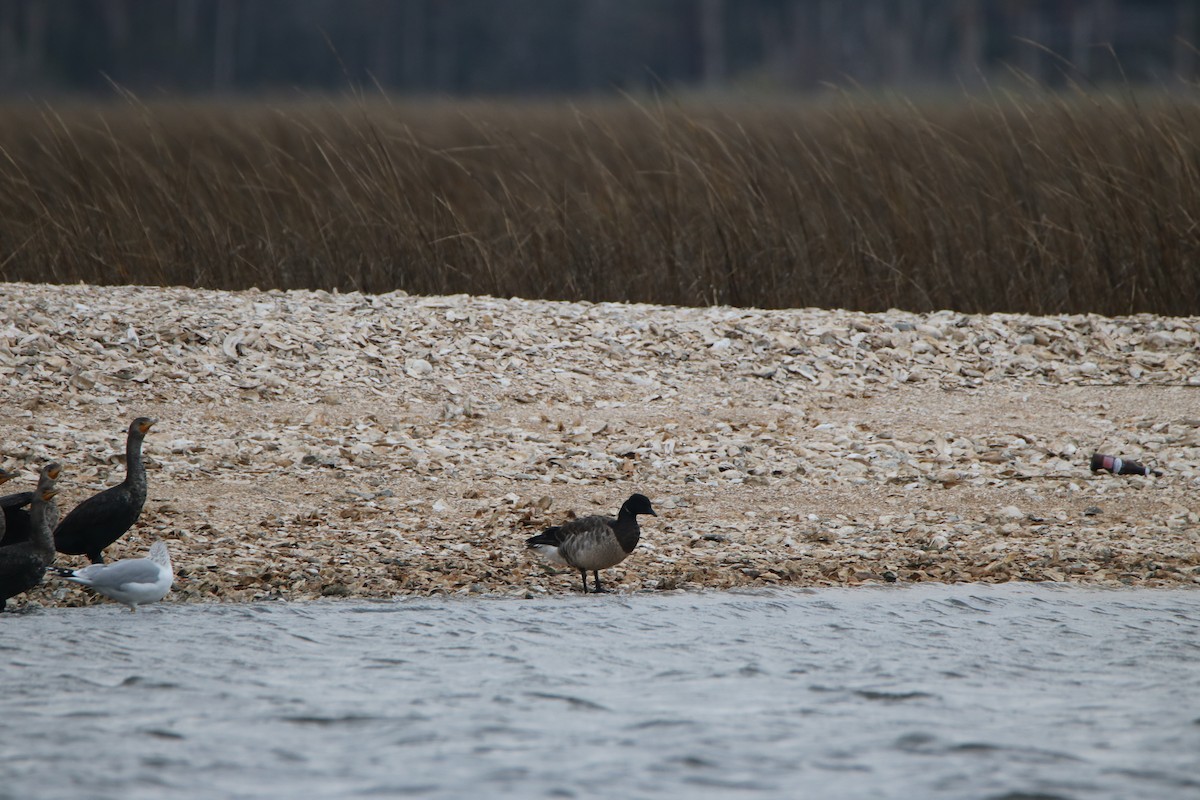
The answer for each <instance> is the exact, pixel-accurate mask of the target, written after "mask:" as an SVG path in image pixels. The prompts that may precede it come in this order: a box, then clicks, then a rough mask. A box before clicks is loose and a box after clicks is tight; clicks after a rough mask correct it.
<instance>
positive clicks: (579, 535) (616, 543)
mask: <svg viewBox="0 0 1200 800" xmlns="http://www.w3.org/2000/svg"><path fill="white" fill-rule="evenodd" d="M638 514H650V515H652V516H658V515H657V514H655V512H654V509H653V508H652V507H651V505H650V500H649V499H648V498H647V497H646V496H645V495H641V494H635V495H633V496H632V497H630V498H629V499H628V500H626V501H625V504H624V505H623V506H621V510H620V512H619V513H618V514H617V516H616V518H615V519H614V518H612V517H605V516H601V515H594V516H589V517H580V518H578V519H573V520H571V521H569V522H565V523H563V524H562V525H556V526H554V527H553V528H547V529H546V530H544V531H542V532H541V533H539V534H538V535H537V536H533V537H530V538H529V539H526V540H525V544H526V545H527V546H528V547H530V548H531V549H533V550H537V551H538V552H539V553H541V554H542V555H543V556H545V557H546V558H548V559H549V560H551V561H553V562H555V563H558V564H564V565H566V566H569V567H574V568H575V569H577V570H579V572H580V574H581V575H582V577H583V591H584V593H585V594H586V593H587V591H588V587H587V574H588V572H591V573H592V575H593V577H594V578H595V590H594V591H596V592H603V591H605V589H603V588H602V587H601V586H600V572H599V571H600V570H602V569H608V568H609V567H615V566H616V565H617V564H620V563H621V562H622V561H624V560H625V557H626V556H628V555H629V554H630V553H632V552H633V549H634V548H635V547H637V543H638V541H639V540H640V539H641V535H642V532H641V528H640V527H639V526H638V522H637V516H638Z"/></svg>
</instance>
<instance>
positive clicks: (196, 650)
mask: <svg viewBox="0 0 1200 800" xmlns="http://www.w3.org/2000/svg"><path fill="white" fill-rule="evenodd" d="M0 692H3V694H2V697H0V798H14V799H15V798H20V799H21V800H26V798H84V797H87V798H121V799H122V800H127V799H128V798H169V797H228V798H258V797H291V798H301V797H398V796H415V797H479V798H485V797H486V798H491V797H554V798H569V797H633V798H638V797H722V798H725V797H814V798H837V797H853V798H867V797H883V798H891V797H895V798H916V797H925V798H941V797H945V798H965V797H970V798H1008V800H1017V799H1018V798H1132V797H1147V798H1150V797H1153V798H1175V797H1178V798H1189V800H1190V799H1192V798H1196V797H1200V591H1188V590H1169V591H1167V590H1164V591H1132V590H1131V591H1096V590H1086V589H1078V588H1053V587H1047V586H1029V585H1025V586H1019V585H1008V586H1001V587H985V586H919V587H910V588H887V589H852V590H851V589H834V590H821V591H815V592H793V593H755V594H728V593H721V594H718V593H711V594H667V595H632V596H604V597H579V596H562V597H555V598H546V599H538V600H500V599H496V600H401V601H397V602H379V603H351V602H330V603H309V604H257V605H213V606H198V605H172V604H163V605H159V606H156V607H149V608H146V609H144V610H143V611H141V612H138V613H137V614H130V613H129V612H127V611H125V610H124V609H121V608H119V607H117V606H94V607H91V608H86V609H57V610H46V611H31V612H28V613H24V614H15V615H5V616H4V617H0Z"/></svg>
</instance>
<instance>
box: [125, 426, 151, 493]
mask: <svg viewBox="0 0 1200 800" xmlns="http://www.w3.org/2000/svg"><path fill="white" fill-rule="evenodd" d="M142 439H143V437H141V436H137V435H132V434H131V435H130V437H129V440H128V441H126V442H125V483H126V485H128V486H129V488H130V489H132V490H133V491H134V493H136V494H140V495H143V496H144V495H145V494H146V465H145V464H143V463H142Z"/></svg>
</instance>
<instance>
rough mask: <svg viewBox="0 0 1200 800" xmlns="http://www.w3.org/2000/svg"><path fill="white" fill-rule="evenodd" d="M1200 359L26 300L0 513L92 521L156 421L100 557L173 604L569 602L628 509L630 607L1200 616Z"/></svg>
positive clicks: (922, 320) (995, 336) (7, 313)
mask: <svg viewBox="0 0 1200 800" xmlns="http://www.w3.org/2000/svg"><path fill="white" fill-rule="evenodd" d="M1198 344H1200V319H1198V318H1194V317H1193V318H1165V317H1156V316H1149V315H1145V316H1136V317H1127V318H1108V317H1099V316H1092V315H1088V316H1056V317H1035V316H1026V315H1015V314H993V315H964V314H958V313H954V312H939V313H934V314H913V313H907V312H901V311H891V312H885V313H878V314H868V313H860V312H848V311H823V310H816V309H797V310H785V311H762V310H754V309H738V308H727V307H719V308H681V307H663V306H651V305H623V304H590V303H563V302H548V301H525V300H516V299H511V300H505V299H496V298H490V297H470V296H463V295H460V296H451V297H412V296H408V295H405V294H403V293H393V294H386V295H362V294H329V293H326V292H306V291H289V292H281V291H269V292H265V291H245V292H220V291H202V290H192V289H181V288H167V289H161V288H143V287H98V286H89V285H73V286H48V285H32V284H12V283H10V284H0V371H2V372H3V373H4V380H3V381H0V409H2V411H3V418H4V420H5V425H4V436H3V439H2V440H0V445H2V448H3V451H2V454H0V466H5V467H7V468H9V469H19V470H21V471H22V475H23V477H22V478H20V479H17V480H14V481H12V482H11V483H9V484H7V485H6V486H5V487H4V488H3V490H0V491H19V490H22V489H25V488H31V487H32V484H33V482H34V481H35V480H36V470H37V469H38V468H39V467H40V465H41V464H43V463H44V462H46V461H48V460H51V459H55V460H59V461H61V462H62V463H63V464H64V472H63V475H62V476H61V477H60V479H59V488H60V489H61V494H60V495H59V496H58V502H59V504H60V507H61V508H62V509H63V510H64V511H66V510H69V509H70V508H71V507H72V506H73V505H74V504H75V503H77V502H79V501H80V500H82V499H83V498H85V497H87V496H88V495H90V494H92V493H94V492H96V491H97V490H99V489H101V488H104V487H105V486H109V485H112V484H114V483H116V482H118V481H119V480H120V479H121V477H122V475H123V474H124V467H123V463H122V461H123V452H124V432H125V429H126V427H127V426H128V424H129V421H130V420H131V419H133V418H134V417H135V416H138V415H150V416H154V417H156V418H157V419H158V424H157V425H156V426H155V427H154V429H153V431H152V432H151V433H150V434H149V436H148V437H147V438H146V443H145V450H144V452H145V457H146V460H147V469H148V472H149V484H150V491H149V499H148V501H147V503H146V506H145V510H144V511H143V514H142V517H141V520H140V521H139V523H138V524H137V525H136V526H135V528H134V529H133V530H131V531H130V533H129V534H127V535H126V536H125V537H123V538H122V539H121V540H120V541H118V542H117V544H115V545H114V546H112V547H111V548H110V549H109V550H108V551H107V553H106V555H107V556H108V557H109V558H110V559H111V558H120V557H129V556H138V555H144V553H145V551H146V550H147V549H148V548H149V545H150V543H151V542H152V541H153V540H155V539H157V538H162V539H165V540H167V541H168V544H169V545H170V548H171V551H172V555H173V559H174V563H175V570H176V574H177V579H176V584H175V588H174V590H173V591H172V593H171V595H169V596H168V601H176V602H178V601H183V600H187V601H248V600H261V599H308V598H315V597H321V596H326V597H329V596H332V597H345V596H353V597H392V596H396V595H404V594H463V593H472V594H473V593H483V594H499V595H515V596H526V595H529V594H533V595H538V594H543V593H573V592H576V591H578V589H577V586H578V574H577V573H573V572H572V571H570V570H561V569H555V568H550V567H548V566H547V565H544V564H543V563H542V562H540V561H539V560H538V559H537V558H536V557H535V556H534V554H533V553H531V552H529V551H528V550H527V549H526V548H525V546H524V539H525V538H526V537H528V536H530V535H532V534H534V533H537V532H539V531H540V530H541V529H542V528H544V527H546V526H547V525H549V524H553V523H555V522H556V521H561V520H563V519H565V518H567V517H568V516H569V515H571V514H577V515H583V514H590V513H607V514H613V513H615V512H616V510H617V508H618V507H619V506H620V504H621V503H622V501H623V500H624V499H625V498H626V497H628V496H629V495H630V494H631V493H633V492H635V491H637V492H642V493H644V494H646V495H648V496H649V497H650V498H651V499H652V500H653V502H654V505H655V508H656V510H657V511H658V514H659V516H658V517H657V518H654V517H649V518H643V520H642V522H643V535H642V541H641V544H639V546H638V548H637V549H636V550H635V551H634V552H633V554H632V555H631V556H630V557H629V558H628V559H627V560H626V561H625V562H624V563H622V564H621V565H620V566H619V567H617V568H614V569H612V570H608V571H607V572H606V574H605V576H604V577H605V581H606V583H607V584H608V585H609V586H612V587H614V588H619V590H620V591H625V592H629V591H654V590H666V589H676V588H683V589H694V588H725V587H733V586H778V585H794V586H820V585H854V584H860V583H866V582H880V583H883V582H899V583H905V582H915V581H945V582H957V581H986V582H1000V581H1010V580H1036V581H1071V582H1081V583H1088V584H1093V585H1112V586H1119V585H1142V586H1165V585H1179V584H1198V583H1200V499H1198V498H1200V493H1198V490H1200V403H1198V400H1200V369H1198V367H1200V355H1198ZM1094 452H1102V453H1108V454H1112V455H1117V456H1122V457H1126V458H1134V459H1137V460H1139V461H1141V462H1142V463H1145V464H1147V465H1149V466H1153V467H1154V468H1156V469H1159V470H1161V471H1162V472H1163V475H1162V476H1161V477H1143V476H1136V475H1132V476H1131V475H1122V476H1114V475H1111V474H1108V473H1103V472H1102V473H1093V472H1091V471H1090V469H1089V460H1090V457H1091V455H1092V453H1094ZM77 562H78V563H79V564H82V563H84V560H83V559H82V558H81V557H71V556H60V557H59V563H60V564H64V565H71V564H75V563H77ZM22 601H24V602H35V603H41V604H43V605H77V604H82V603H88V602H95V601H94V600H93V599H92V598H90V597H89V595H88V594H87V593H86V592H84V591H83V590H80V589H78V588H77V587H74V586H69V585H65V584H62V583H59V582H55V581H54V579H48V580H47V584H46V585H44V586H43V587H41V588H40V589H38V590H36V591H34V592H30V593H29V594H27V595H24V596H23V597H20V598H14V600H13V601H12V602H13V604H14V605H18V606H19V605H20V603H21V602H22Z"/></svg>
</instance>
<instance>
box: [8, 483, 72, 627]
mask: <svg viewBox="0 0 1200 800" xmlns="http://www.w3.org/2000/svg"><path fill="white" fill-rule="evenodd" d="M57 493H58V490H57V489H55V488H54V479H53V478H50V477H48V476H47V475H46V474H45V472H44V471H43V473H42V478H41V480H39V481H38V488H37V490H36V491H35V492H34V493H33V501H32V502H31V504H30V505H31V508H30V512H29V514H30V517H31V518H32V519H33V536H32V538H31V539H30V540H29V541H27V542H19V543H17V544H13V545H9V546H8V547H0V611H3V610H4V606H5V604H6V603H8V599H9V598H10V597H15V596H17V595H19V594H21V592H25V591H28V590H29V589H32V588H33V587H35V586H37V585H38V584H39V583H41V582H42V578H43V577H45V575H46V567H48V566H50V565H51V564H53V563H54V540H53V539H52V538H51V535H50V524H49V522H48V521H47V519H46V507H47V506H48V505H49V503H50V502H51V501H52V500H53V498H54V495H55V494H57Z"/></svg>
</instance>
